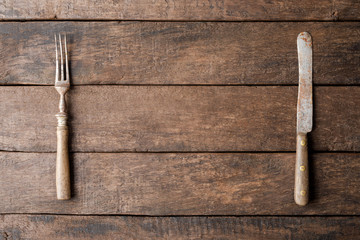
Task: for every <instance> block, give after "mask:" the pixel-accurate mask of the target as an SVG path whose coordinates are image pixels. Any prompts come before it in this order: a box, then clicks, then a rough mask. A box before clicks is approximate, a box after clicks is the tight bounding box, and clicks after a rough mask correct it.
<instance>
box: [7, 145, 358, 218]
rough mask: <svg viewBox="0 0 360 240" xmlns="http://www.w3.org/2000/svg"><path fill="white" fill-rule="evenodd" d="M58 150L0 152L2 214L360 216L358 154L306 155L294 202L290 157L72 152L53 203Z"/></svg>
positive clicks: (286, 154)
mask: <svg viewBox="0 0 360 240" xmlns="http://www.w3.org/2000/svg"><path fill="white" fill-rule="evenodd" d="M55 155H56V154H55V153H19V152H18V153H14V152H12V153H11V152H1V153H0V169H2V174H1V175H0V182H1V183H2V184H1V188H0V199H1V201H0V209H1V213H60V214H133V215H314V214H320V215H359V214H360V208H359V204H360V181H359V180H360V175H359V173H360V161H359V156H360V155H359V154H350V153H349V154H330V153H324V154H313V155H311V156H310V169H311V174H310V176H311V178H312V179H311V181H310V182H311V184H312V185H311V186H310V192H311V194H310V196H311V199H310V203H309V204H308V205H307V206H306V207H300V206H297V205H296V204H295V202H294V199H293V188H294V165H295V153H282V154H280V153H273V154H271V153H257V154H244V153H218V154H209V153H192V154H191V153H178V154H175V153H166V154H165V153H76V154H72V156H71V159H72V161H71V163H72V166H71V169H72V171H73V172H72V180H73V182H72V187H73V189H72V193H73V197H72V198H71V200H69V201H58V200H56V191H55V187H54V186H55V177H54V176H55V158H56V156H55Z"/></svg>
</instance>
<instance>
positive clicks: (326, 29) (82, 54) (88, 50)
mask: <svg viewBox="0 0 360 240" xmlns="http://www.w3.org/2000/svg"><path fill="white" fill-rule="evenodd" d="M359 16H360V15H359ZM359 29H360V23H358V22H352V23H344V22H343V23H323V22H318V23H303V22H301V23H299V22H290V23H277V22H271V23H261V22H243V23H202V22H192V23H184V22H26V23H18V22H15V23H14V22H4V23H0V49H1V51H0V59H1V60H0V61H1V64H0V84H3V85H6V84H41V85H50V84H53V81H54V75H55V62H54V61H55V53H54V52H55V50H54V36H53V34H54V32H68V35H69V38H70V42H71V44H70V52H71V56H70V58H71V76H72V84H74V85H79V84H168V85H169V84H177V85H178V84H210V85H211V84H218V85H219V84H222V85H239V84H249V85H257V84H278V85H281V84H297V83H298V63H297V46H296V38H297V35H298V34H299V33H300V32H302V31H309V32H310V33H311V34H312V37H313V40H314V44H313V45H314V83H315V84H321V85H323V84H330V85H337V84H340V85H359V84H360V78H359V76H360V58H359V56H360V43H359Z"/></svg>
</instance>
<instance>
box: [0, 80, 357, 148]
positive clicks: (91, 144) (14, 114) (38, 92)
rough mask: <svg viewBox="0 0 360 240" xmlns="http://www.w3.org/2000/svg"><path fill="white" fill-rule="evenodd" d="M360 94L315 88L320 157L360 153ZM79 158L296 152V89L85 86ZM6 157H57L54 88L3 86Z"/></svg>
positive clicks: (77, 101) (75, 127)
mask: <svg viewBox="0 0 360 240" xmlns="http://www.w3.org/2000/svg"><path fill="white" fill-rule="evenodd" d="M359 95H360V87H316V88H315V91H314V100H315V102H314V131H313V132H311V134H310V135H309V141H310V142H309V148H310V149H311V150H315V151H360V127H359V126H360V122H359V121H360V120H359V119H360V112H359V111H358V109H359V106H360V98H359ZM68 97H69V101H68V103H69V115H70V116H71V119H70V121H69V127H70V129H71V130H70V139H69V141H70V151H72V152H74V151H75V152H122V151H127V152H128V151H129V152H199V151H200V152H203V151H205V152H209V151H210V152H223V151H295V148H296V146H295V145H296V144H295V143H296V139H295V137H296V103H297V99H296V98H297V87H291V86H286V87H244V86H224V87H219V86H79V87H73V88H72V90H71V91H70V92H69V95H68ZM0 102H1V104H0V113H1V115H2V117H1V118H0V136H1V138H0V150H6V151H29V152H55V151H56V118H55V114H56V112H57V104H58V94H57V93H56V91H55V89H54V88H53V87H47V86H41V87H34V86H28V87H22V86H21V87H20V86H18V87H14V86H11V87H10V86H6V87H4V86H3V87H0Z"/></svg>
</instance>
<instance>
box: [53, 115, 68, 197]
mask: <svg viewBox="0 0 360 240" xmlns="http://www.w3.org/2000/svg"><path fill="white" fill-rule="evenodd" d="M56 117H57V119H58V126H57V154H56V195H57V199H59V200H68V199H70V198H71V191H70V167H69V150H68V138H69V137H68V136H69V131H68V127H67V125H66V122H67V114H66V113H65V112H59V113H58V114H56Z"/></svg>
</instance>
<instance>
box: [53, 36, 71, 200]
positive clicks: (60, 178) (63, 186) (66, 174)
mask: <svg viewBox="0 0 360 240" xmlns="http://www.w3.org/2000/svg"><path fill="white" fill-rule="evenodd" d="M58 45H59V51H60V64H59V56H58ZM55 49H56V50H55V52H56V72H55V89H56V90H57V91H58V93H59V94H60V103H59V109H60V112H59V113H57V114H56V115H55V116H56V118H57V120H58V123H57V154H56V195H57V199H59V200H68V199H70V198H71V191H70V167H69V150H68V138H69V132H68V131H69V130H68V126H67V118H68V114H67V112H66V102H65V94H66V92H67V91H68V90H69V89H70V76H69V63H68V52H67V46H66V35H65V36H64V52H65V66H66V69H65V73H66V79H64V58H63V47H62V41H61V35H60V34H59V43H58V40H57V38H56V34H55ZM59 65H60V69H61V78H60V76H59V75H60V74H59ZM59 78H60V79H59Z"/></svg>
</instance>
